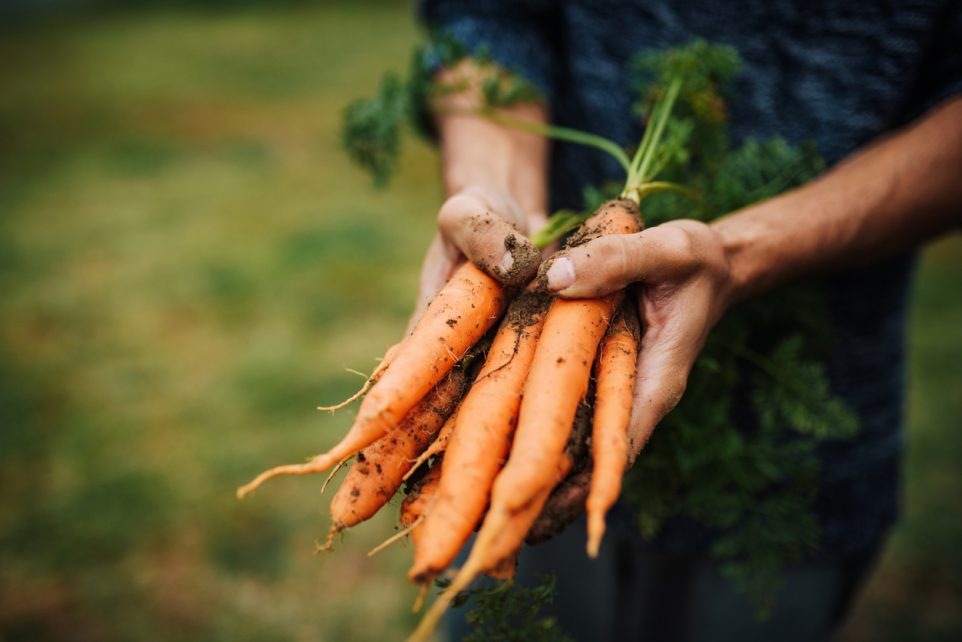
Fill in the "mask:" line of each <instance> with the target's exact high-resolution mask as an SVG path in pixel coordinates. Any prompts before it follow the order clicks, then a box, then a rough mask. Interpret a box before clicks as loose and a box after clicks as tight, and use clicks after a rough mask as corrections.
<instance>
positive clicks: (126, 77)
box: [0, 4, 962, 641]
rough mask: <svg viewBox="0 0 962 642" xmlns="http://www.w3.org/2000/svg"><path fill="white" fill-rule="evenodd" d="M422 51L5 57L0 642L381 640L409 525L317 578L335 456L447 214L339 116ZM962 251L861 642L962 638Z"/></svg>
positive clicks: (77, 40) (245, 31) (23, 51)
mask: <svg viewBox="0 0 962 642" xmlns="http://www.w3.org/2000/svg"><path fill="white" fill-rule="evenodd" d="M416 37H417V34H416V31H415V29H414V27H413V21H412V19H411V17H410V16H409V15H408V12H407V10H406V9H405V8H403V7H402V6H400V5H393V4H373V5H366V4H365V5H361V6H355V5H350V4H329V5H324V6H316V7H305V6H282V7H276V8H274V9H269V8H264V7H263V6H260V7H246V8H240V9H229V8H220V9H217V10H205V11H199V10H191V9H189V8H184V7H181V8H163V7H156V8H153V9H149V10H141V11H132V10H130V11H123V10H114V11H110V12H101V13H90V14H76V15H72V16H68V17H60V18H57V19H51V20H42V21H34V22H32V23H30V24H24V25H21V26H19V27H17V28H15V29H14V28H7V29H6V30H5V31H4V32H3V33H2V34H0V86H2V87H3V90H2V91H0V292H2V293H3V296H2V297H0V425H2V429H0V487H2V488H3V492H2V504H0V640H3V641H7V640H11V641H12V640H62V639H85V640H141V639H154V640H164V639H177V640H221V639H223V640H227V639H230V640H239V641H244V640H278V639H297V640H382V639H396V638H398V637H399V635H400V634H399V631H404V630H408V628H409V627H410V625H411V624H412V616H411V615H410V614H409V612H408V605H409V604H410V601H411V600H413V598H414V591H413V589H411V588H410V587H409V586H408V585H407V583H406V582H405V580H404V571H405V567H406V560H407V556H408V551H406V550H404V547H403V546H401V547H398V548H396V549H395V550H389V551H387V552H386V553H384V554H382V555H381V556H379V557H376V558H373V559H368V558H366V557H365V556H364V551H366V550H367V549H368V548H369V547H370V546H372V545H373V544H374V543H376V542H378V541H380V540H381V539H383V538H384V537H385V536H386V535H387V534H389V533H390V532H391V531H392V528H393V523H392V518H393V515H392V514H391V513H392V511H387V512H386V514H384V515H381V516H379V517H378V518H376V519H375V520H374V521H373V522H372V523H370V524H368V525H365V526H362V527H360V528H358V529H356V531H354V532H351V533H350V534H349V535H348V536H347V537H345V538H344V539H343V542H342V545H341V547H340V551H339V553H337V554H336V555H331V556H323V557H315V556H313V555H312V542H313V541H314V540H315V539H316V538H318V537H320V536H322V535H323V532H324V530H325V529H326V526H327V523H326V520H325V519H324V517H323V516H322V515H321V512H323V511H324V508H325V504H324V502H323V501H322V500H321V498H320V497H319V496H318V494H317V491H318V488H319V485H320V480H313V482H311V481H306V480H303V479H302V480H297V481H295V480H280V481H277V482H274V483H273V484H272V485H271V486H270V487H268V488H265V489H263V490H262V491H260V492H258V493H257V494H255V495H254V496H252V497H251V498H250V499H248V500H246V501H245V502H243V503H238V502H236V501H235V500H234V499H233V494H232V493H233V489H234V487H235V486H236V485H237V484H239V483H241V482H243V481H246V480H247V479H248V478H249V477H250V476H251V475H252V474H254V473H255V472H257V471H259V470H260V469H262V468H263V467H265V466H267V465H271V464H274V463H280V462H287V461H297V460H299V459H301V458H303V457H305V456H308V455H310V454H313V453H316V452H319V451H320V450H322V449H323V448H324V447H325V446H327V445H329V444H330V443H332V442H333V440H334V439H335V437H336V435H338V434H339V433H340V432H341V431H342V430H343V429H344V428H345V427H346V426H347V425H348V424H349V422H350V413H349V412H348V413H346V414H344V415H338V416H337V417H334V418H331V417H329V416H327V415H321V414H320V413H317V412H316V411H315V410H313V408H314V406H315V405H317V404H318V403H324V402H331V401H335V400H338V399H340V398H343V397H345V396H347V395H348V394H349V393H350V392H351V391H352V390H353V389H354V388H355V387H356V386H357V385H358V384H359V383H360V379H359V378H357V377H356V376H354V375H351V374H349V373H346V372H345V371H344V368H346V367H351V368H355V369H359V370H370V369H371V368H372V367H373V365H374V364H375V362H374V357H376V356H378V355H380V354H381V353H382V352H383V350H384V348H385V347H386V346H387V345H388V344H390V343H391V342H392V341H393V340H395V339H396V338H397V337H398V336H399V334H400V331H401V328H402V327H403V324H404V321H405V317H406V315H407V313H408V311H409V308H410V306H411V303H412V301H413V295H414V291H415V285H416V276H417V269H418V265H419V262H420V258H421V255H422V252H423V250H424V248H425V247H426V245H427V243H428V240H429V239H430V235H431V233H432V230H433V214H434V213H433V210H434V208H436V206H437V203H438V200H439V187H438V182H437V178H436V170H435V165H436V162H435V158H434V156H433V152H431V151H430V150H429V149H427V148H426V147H424V146H416V147H414V148H412V149H411V150H410V151H409V152H407V156H406V158H405V159H404V162H403V163H402V167H403V168H404V169H403V171H402V172H401V174H400V176H399V177H398V179H397V180H396V181H395V183H394V185H393V186H392V188H391V189H390V190H389V191H388V192H384V193H378V192H375V191H373V190H372V189H371V187H370V183H369V181H368V180H367V178H366V177H364V176H362V175H361V174H360V172H359V171H357V170H356V169H354V168H353V167H350V166H348V165H347V163H346V161H345V158H344V156H343V155H342V153H341V152H340V150H339V143H338V134H337V127H338V121H339V114H340V110H341V108H342V107H343V105H344V104H345V103H346V102H347V100H349V99H350V98H352V97H354V96H357V95H361V94H363V93H365V92H367V91H369V90H370V89H371V88H372V87H373V86H374V85H375V83H376V80H377V78H378V76H379V75H380V73H381V72H382V71H383V70H384V69H385V68H388V67H395V68H396V67H400V66H402V65H403V64H404V62H405V61H406V59H407V56H408V54H409V50H410V47H411V45H412V43H413V42H414V41H415V39H416ZM960 255H962V243H960V241H959V240H958V238H955V239H952V240H948V241H944V242H942V243H940V244H938V245H937V246H935V247H933V248H932V249H931V250H930V251H929V252H928V253H927V254H926V257H925V260H924V262H923V265H922V269H921V271H920V277H919V287H918V289H917V292H916V296H915V298H916V301H915V308H914V310H915V313H914V323H913V328H912V335H911V343H912V347H913V361H912V384H911V394H910V400H911V407H910V424H911V426H910V431H909V450H908V459H907V478H908V483H907V492H906V513H905V519H904V520H903V522H902V524H901V525H900V527H899V529H898V531H897V532H896V534H895V536H894V538H893V540H892V542H891V545H890V546H889V548H888V550H887V553H886V556H885V558H884V561H883V563H882V565H881V567H880V569H879V570H878V572H877V573H876V574H875V575H874V576H873V579H872V581H871V583H870V584H869V586H868V588H867V591H866V593H865V595H864V596H863V598H862V599H861V600H860V601H859V603H858V605H857V609H856V611H855V613H854V614H853V617H852V618H851V621H850V622H849V623H848V626H847V628H846V631H845V635H844V638H845V639H847V640H937V639H948V638H949V637H953V636H959V635H960V634H962V616H960V615H959V613H958V610H957V608H955V607H956V606H957V605H958V604H960V603H962V554H960V553H959V551H958V549H957V547H956V546H955V543H956V542H958V541H960V540H962V510H960V505H959V501H958V499H957V498H958V497H962V492H960V491H962V477H960V475H959V474H958V472H957V467H958V462H959V461H962V434H960V432H959V430H958V417H959V416H962V397H960V395H959V391H960V390H962V374H960V367H959V365H958V364H959V363H962V336H960V333H959V330H958V328H960V327H962V298H960V297H959V294H958V284H959V283H960V282H962V256H960Z"/></svg>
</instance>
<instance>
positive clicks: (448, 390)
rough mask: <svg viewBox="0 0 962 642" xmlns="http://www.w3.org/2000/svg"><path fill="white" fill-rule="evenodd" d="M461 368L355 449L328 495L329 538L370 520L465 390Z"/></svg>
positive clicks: (392, 495)
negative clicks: (340, 479)
mask: <svg viewBox="0 0 962 642" xmlns="http://www.w3.org/2000/svg"><path fill="white" fill-rule="evenodd" d="M466 380H467V377H466V375H465V372H464V368H461V367H458V368H455V369H454V370H452V371H451V372H450V373H448V375H447V376H446V377H445V378H444V379H442V380H441V383H439V384H438V385H437V386H435V387H434V390H432V391H431V392H429V393H428V394H427V396H425V397H424V399H422V400H421V401H420V402H418V405H416V406H415V407H414V408H413V409H412V410H411V412H409V413H408V414H407V416H405V417H404V419H403V420H402V421H401V423H400V425H398V427H397V428H395V429H394V430H392V431H391V432H389V433H388V434H386V435H384V436H383V437H381V438H380V439H378V440H377V441H376V442H374V443H373V444H371V445H370V446H368V447H367V448H365V449H364V450H362V451H361V452H359V453H358V454H357V459H356V461H355V462H354V465H353V466H351V469H350V470H349V471H348V473H347V475H345V476H344V481H343V482H341V487H340V488H339V489H338V491H337V493H335V495H334V498H333V499H332V500H331V509H330V510H331V521H332V524H331V530H330V532H329V533H328V538H327V541H328V543H330V542H332V541H333V538H334V536H335V535H336V534H337V533H339V532H340V531H342V530H344V529H345V528H350V527H352V526H355V525H357V524H359V523H361V522H363V521H364V520H367V519H370V518H371V517H372V516H373V515H374V514H375V513H376V512H377V511H378V510H380V508H381V507H382V506H384V505H385V504H386V503H387V502H388V501H389V500H390V499H391V498H392V497H394V493H395V492H397V489H398V488H400V486H401V482H402V480H403V477H404V476H405V474H406V473H407V472H408V469H409V468H410V467H411V463H412V461H413V460H414V458H415V457H417V456H418V454H419V453H420V452H421V451H422V450H424V448H426V447H427V445H428V443H429V442H430V441H431V439H432V438H433V437H434V436H435V435H436V434H437V432H438V430H439V429H440V427H441V424H442V423H443V422H444V421H445V420H446V419H447V417H448V416H449V415H450V414H451V412H452V411H453V410H454V407H455V406H456V405H457V403H458V401H459V400H460V398H461V393H462V392H463V391H464V386H465V383H466Z"/></svg>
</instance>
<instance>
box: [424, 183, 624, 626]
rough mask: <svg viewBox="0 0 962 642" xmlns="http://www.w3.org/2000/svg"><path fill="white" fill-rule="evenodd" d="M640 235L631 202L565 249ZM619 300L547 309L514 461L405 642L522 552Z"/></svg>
mask: <svg viewBox="0 0 962 642" xmlns="http://www.w3.org/2000/svg"><path fill="white" fill-rule="evenodd" d="M639 228H640V217H639V214H638V207H637V205H636V204H635V203H634V202H633V201H629V200H626V199H619V200H615V201H609V202H608V203H606V204H605V205H603V206H602V207H601V208H599V210H598V211H597V212H596V213H595V214H594V215H593V216H592V217H591V218H589V219H588V221H586V222H585V224H584V225H583V226H582V227H581V229H580V230H579V231H578V233H576V234H575V235H573V236H572V241H571V242H570V243H569V247H570V246H571V245H578V244H581V243H586V242H587V241H589V240H591V239H593V238H597V237H599V236H602V235H605V234H628V233H632V232H635V231H637V230H638V229H639ZM622 297H623V292H618V293H614V294H611V295H608V296H606V297H602V298H599V299H582V300H560V299H559V300H555V301H554V302H552V304H551V307H550V308H549V310H548V314H547V316H546V318H545V321H544V328H543V330H542V331H541V336H540V338H539V340H538V346H537V350H536V351H535V355H534V359H533V361H532V363H531V369H530V372H529V373H528V378H527V381H526V382H525V386H524V397H523V399H522V402H521V408H520V411H519V416H518V426H517V430H516V432H515V436H514V443H513V444H512V446H511V455H510V457H509V458H508V462H507V463H506V464H505V466H504V469H503V470H502V471H501V473H500V474H499V475H498V477H497V479H495V482H494V486H493V487H492V491H491V504H490V507H489V508H488V513H487V516H486V517H485V518H484V522H483V523H482V524H481V529H480V531H479V532H478V537H477V539H476V540H475V543H474V546H473V547H472V549H471V553H470V555H469V556H468V560H467V562H466V563H465V565H464V566H463V567H462V568H461V570H460V571H459V572H458V574H457V576H456V577H455V578H454V580H453V581H452V582H451V584H450V585H449V586H448V587H447V588H446V589H445V590H444V592H443V593H442V594H441V595H440V596H439V597H438V599H437V601H435V603H434V604H433V605H432V606H431V609H430V610H429V611H428V612H427V613H426V614H425V616H424V618H423V619H422V620H421V623H420V624H419V625H418V628H417V629H416V630H415V631H414V633H413V634H412V635H411V637H410V638H409V642H424V641H425V640H427V639H428V636H430V635H431V632H432V631H433V630H434V628H435V627H436V626H437V623H438V621H439V620H440V618H441V616H442V615H443V614H444V611H445V610H447V607H448V605H449V604H450V603H451V601H452V600H453V599H454V596H455V595H456V594H457V592H459V591H461V590H463V589H465V588H467V586H468V585H469V584H470V583H471V581H472V580H473V579H474V578H475V577H476V576H477V574H478V573H481V572H483V571H485V570H487V569H491V568H493V567H495V566H496V565H497V564H498V562H500V561H501V560H503V559H504V558H505V557H507V556H508V555H510V554H511V553H512V552H513V551H515V550H516V549H517V548H518V546H520V544H521V542H522V541H523V540H524V538H525V536H526V534H527V533H528V531H529V530H530V528H531V525H532V524H533V523H534V521H535V519H537V517H538V514H539V513H540V512H541V509H542V508H543V507H544V504H545V502H547V500H548V497H549V495H550V494H551V491H552V490H553V489H554V487H555V486H557V485H558V483H559V482H560V481H561V480H562V479H563V478H564V477H565V475H567V473H568V472H569V471H570V470H571V468H572V466H573V464H574V460H573V458H572V457H571V456H570V453H568V451H567V447H568V441H569V437H570V436H571V431H572V426H573V424H574V420H575V415H576V412H577V409H578V406H579V404H580V402H581V400H582V398H583V397H584V395H585V393H586V392H587V390H588V385H589V379H590V375H591V363H592V362H593V361H594V357H595V353H596V352H597V350H598V344H599V343H600V342H601V339H602V337H603V336H604V334H605V332H606V331H607V328H608V323H609V321H610V320H611V317H612V314H613V312H614V310H615V309H616V308H617V306H618V305H619V304H620V303H621V299H622ZM469 396H470V393H469ZM465 401H467V398H466V399H465ZM455 436H457V429H456V431H455ZM448 454H449V455H450V448H449V451H448ZM442 479H443V476H442Z"/></svg>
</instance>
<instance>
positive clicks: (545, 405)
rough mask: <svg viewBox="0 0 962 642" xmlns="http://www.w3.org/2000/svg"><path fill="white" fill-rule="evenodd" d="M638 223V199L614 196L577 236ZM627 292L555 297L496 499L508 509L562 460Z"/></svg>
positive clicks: (541, 484) (583, 238) (526, 498)
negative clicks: (599, 355) (594, 365)
mask: <svg viewBox="0 0 962 642" xmlns="http://www.w3.org/2000/svg"><path fill="white" fill-rule="evenodd" d="M638 229H639V218H638V208H637V206H636V205H635V204H634V203H633V202H631V201H627V200H618V201H609V202H608V203H607V204H606V205H604V206H602V207H601V208H600V209H599V210H598V212H597V213H596V214H595V215H593V216H592V217H591V218H590V219H588V221H586V222H585V224H584V226H582V229H581V231H579V233H577V234H575V235H574V236H573V237H572V238H573V243H574V244H580V243H584V242H587V241H588V240H590V239H592V238H596V237H598V236H602V235H605V234H626V233H631V232H634V231H637V230H638ZM622 296H623V292H616V293H613V294H609V295H608V296H604V297H601V298H597V299H571V300H564V299H556V300H555V301H553V302H552V304H551V308H550V309H549V310H548V316H547V318H546V319H545V323H544V330H543V331H542V333H541V338H540V340H539V341H538V349H537V352H535V355H534V361H533V362H532V364H531V372H530V373H529V375H528V380H527V381H526V382H525V386H524V400H523V401H522V403H521V410H520V411H519V415H518V429H517V433H516V434H515V438H514V444H513V445H512V447H511V457H510V458H509V459H508V463H507V464H506V465H505V467H504V470H503V471H502V472H501V474H500V475H498V479H497V481H496V482H495V485H494V490H493V493H492V505H494V503H495V499H494V497H495V496H499V497H500V501H503V502H504V508H505V509H506V510H511V511H516V510H518V509H520V508H521V507H522V506H523V505H525V504H527V503H528V502H530V501H531V499H532V498H533V497H535V496H537V495H538V494H540V492H541V491H543V490H544V488H545V486H546V484H547V483H549V481H550V480H551V479H553V477H554V475H552V474H550V469H549V465H550V462H558V461H560V455H561V453H562V450H563V449H564V448H565V445H566V443H567V441H568V437H569V435H570V434H571V426H572V423H573V420H574V416H575V412H576V411H577V409H578V404H579V403H580V401H581V398H582V397H584V394H585V392H587V390H588V382H589V379H590V378H591V364H592V362H594V358H595V353H596V352H597V350H598V344H599V343H600V341H601V338H602V337H603V336H604V334H605V331H606V330H607V328H608V323H609V322H610V320H611V317H612V315H613V313H614V310H615V308H616V307H617V306H618V305H619V304H620V303H621V299H622Z"/></svg>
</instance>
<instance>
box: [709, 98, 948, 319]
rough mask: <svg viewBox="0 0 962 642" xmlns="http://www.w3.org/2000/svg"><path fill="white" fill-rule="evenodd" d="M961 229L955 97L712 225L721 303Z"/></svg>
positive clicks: (862, 262)
mask: <svg viewBox="0 0 962 642" xmlns="http://www.w3.org/2000/svg"><path fill="white" fill-rule="evenodd" d="M960 223H962V99H955V100H953V101H951V102H949V103H946V104H944V105H942V106H941V107H940V108H938V109H936V110H935V111H933V112H932V113H930V114H928V115H927V116H925V117H924V118H922V119H921V120H920V121H917V122H916V123H914V124H912V125H910V126H908V127H906V128H905V129H903V130H901V131H899V132H896V133H895V134H893V135H891V136H888V137H886V138H884V139H882V140H879V141H877V142H876V143H874V144H872V145H870V146H869V147H868V148H866V149H864V150H862V151H860V152H858V153H857V154H855V155H853V156H852V157H850V158H849V159H847V160H846V161H845V162H843V163H841V164H840V165H838V166H837V167H836V168H835V169H833V170H832V171H831V172H829V173H828V174H826V175H825V176H823V177H822V178H820V179H818V180H816V181H814V182H812V183H810V184H808V185H806V186H804V187H801V188H799V189H796V190H793V191H791V192H788V193H786V194H784V195H782V196H779V197H777V198H774V199H771V200H768V201H765V202H764V203H761V204H759V205H755V206H752V207H749V208H746V209H744V210H741V211H739V212H735V213H733V214H731V215H729V216H726V217H724V218H722V219H719V220H718V221H716V222H715V223H714V224H713V225H712V228H713V229H714V230H715V232H716V233H717V234H718V235H719V236H720V238H721V240H722V243H723V245H724V247H725V251H726V254H727V255H728V258H729V261H730V267H731V279H730V286H731V287H730V298H731V300H732V301H737V300H741V299H744V298H746V297H749V296H752V295H753V294H757V293H759V292H762V291H765V290H767V289H769V288H771V287H772V286H775V285H777V284H778V283H781V282H784V281H787V280H790V279H792V278H794V277H797V276H802V275H805V274H811V273H816V272H823V271H827V270H832V269H839V268H846V267H856V266H859V265H864V264H867V263H870V262H871V261H873V260H876V259H879V258H882V257H885V256H889V255H893V254H896V253H898V252H900V251H904V250H908V249H910V248H912V247H914V246H916V245H918V244H920V243H922V242H924V241H925V240H927V239H930V238H932V237H934V236H936V235H938V234H940V233H944V232H946V231H948V230H950V229H952V228H953V227H956V226H958V225H959V224H960Z"/></svg>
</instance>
